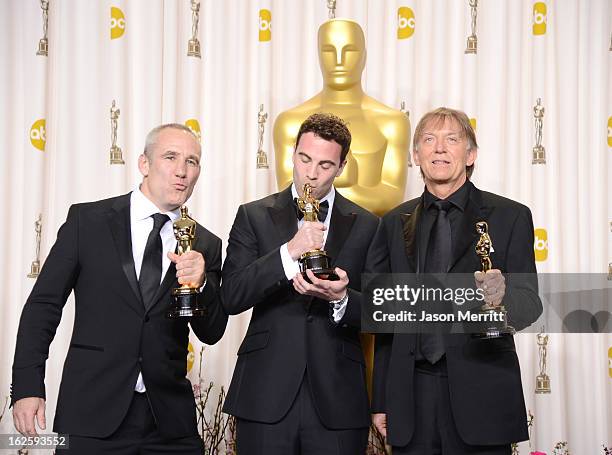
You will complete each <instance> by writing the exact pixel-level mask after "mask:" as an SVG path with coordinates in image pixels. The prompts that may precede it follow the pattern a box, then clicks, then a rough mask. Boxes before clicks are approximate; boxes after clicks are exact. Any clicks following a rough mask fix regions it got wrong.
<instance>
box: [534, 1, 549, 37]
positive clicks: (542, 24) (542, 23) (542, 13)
mask: <svg viewBox="0 0 612 455" xmlns="http://www.w3.org/2000/svg"><path fill="white" fill-rule="evenodd" d="M544 33H546V3H544V2H536V3H534V4H533V34H534V35H543V34H544Z"/></svg>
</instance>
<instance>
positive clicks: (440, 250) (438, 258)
mask: <svg viewBox="0 0 612 455" xmlns="http://www.w3.org/2000/svg"><path fill="white" fill-rule="evenodd" d="M433 207H435V208H436V209H437V210H438V216H437V217H436V221H435V222H434V225H433V227H432V228H431V235H430V237H429V243H428V244H427V254H426V255H425V268H424V269H425V273H446V272H447V271H448V265H449V263H450V259H451V253H452V243H451V225H450V221H449V219H448V211H449V209H450V208H451V203H450V202H449V201H435V202H434V203H433ZM428 281H429V282H430V283H433V282H434V280H428ZM420 343H421V353H422V354H423V357H425V358H426V359H427V361H428V362H429V363H431V364H432V365H433V364H434V363H436V362H437V361H438V360H440V359H441V358H442V356H443V355H444V340H443V338H442V333H440V331H439V330H436V331H433V332H430V333H422V334H421V340H420Z"/></svg>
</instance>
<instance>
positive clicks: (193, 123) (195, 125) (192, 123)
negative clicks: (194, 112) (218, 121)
mask: <svg viewBox="0 0 612 455" xmlns="http://www.w3.org/2000/svg"><path fill="white" fill-rule="evenodd" d="M185 126H186V127H187V128H189V129H190V130H191V131H193V134H195V135H196V136H197V137H198V141H200V142H202V130H201V129H200V122H198V120H197V119H195V118H190V119H188V120H185Z"/></svg>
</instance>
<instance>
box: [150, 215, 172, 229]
mask: <svg viewBox="0 0 612 455" xmlns="http://www.w3.org/2000/svg"><path fill="white" fill-rule="evenodd" d="M151 216H152V217H153V229H156V230H158V231H160V230H161V228H162V226H163V225H164V224H166V221H169V220H170V217H169V216H168V215H164V214H163V213H156V214H154V215H151Z"/></svg>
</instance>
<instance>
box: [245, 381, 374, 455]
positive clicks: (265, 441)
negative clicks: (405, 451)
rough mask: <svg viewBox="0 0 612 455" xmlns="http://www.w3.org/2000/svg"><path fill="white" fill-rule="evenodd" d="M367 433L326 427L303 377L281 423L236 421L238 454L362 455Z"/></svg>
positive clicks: (363, 429) (359, 429)
mask: <svg viewBox="0 0 612 455" xmlns="http://www.w3.org/2000/svg"><path fill="white" fill-rule="evenodd" d="M368 431H369V429H368V428H356V429H349V430H330V429H329V428H326V427H325V426H323V424H322V423H321V420H320V419H319V416H318V414H317V411H316V409H315V406H314V403H313V400H312V395H311V392H310V387H309V385H308V380H307V376H306V375H304V379H303V381H302V385H301V386H300V390H299V392H298V394H297V397H296V398H295V401H294V402H293V404H292V405H291V408H290V409H289V412H288V413H287V415H286V416H285V417H283V419H282V420H281V421H280V422H277V423H273V424H268V423H260V422H253V421H250V420H244V419H237V425H236V449H237V454H238V455H310V454H312V455H362V454H365V450H366V444H367V439H368Z"/></svg>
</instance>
